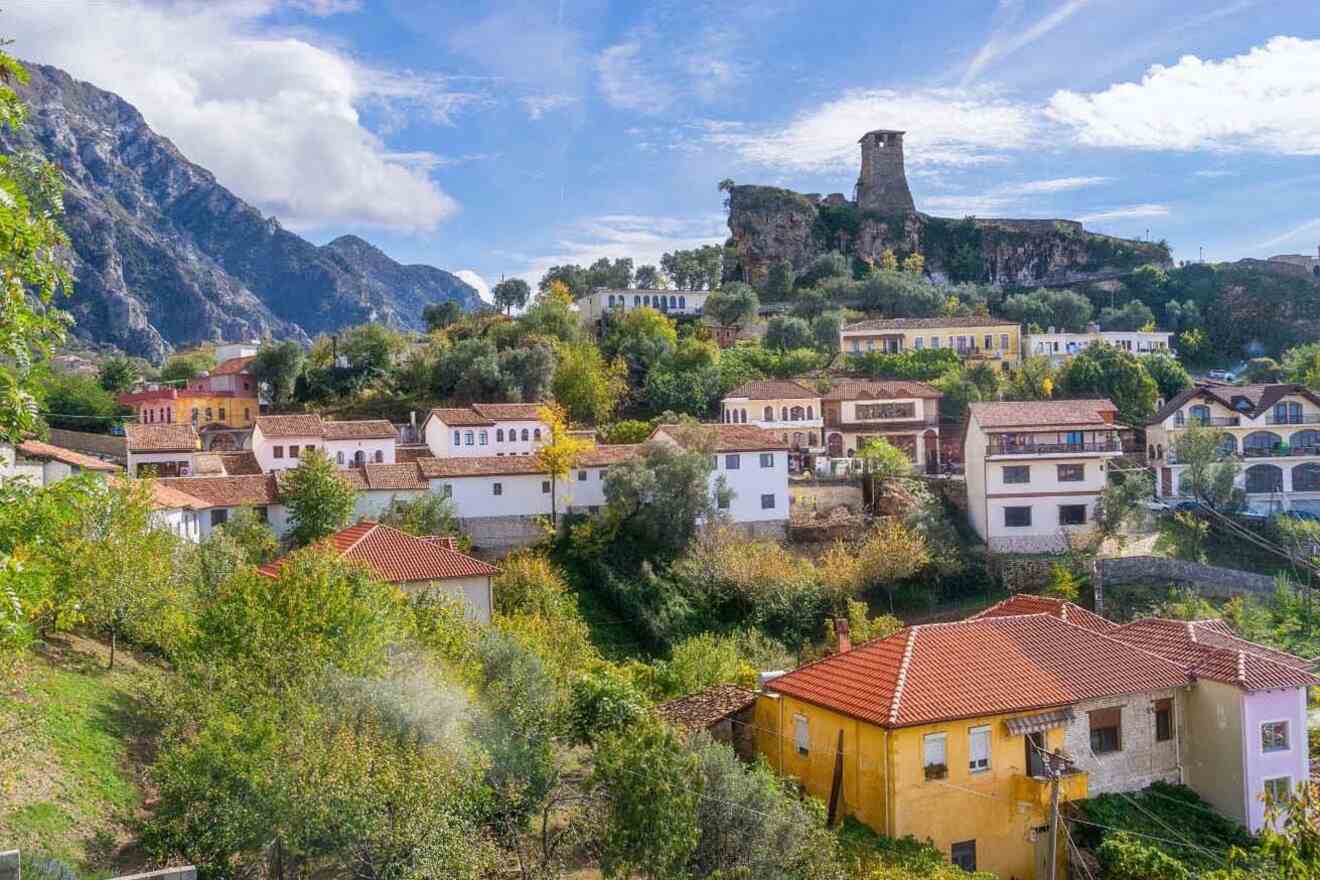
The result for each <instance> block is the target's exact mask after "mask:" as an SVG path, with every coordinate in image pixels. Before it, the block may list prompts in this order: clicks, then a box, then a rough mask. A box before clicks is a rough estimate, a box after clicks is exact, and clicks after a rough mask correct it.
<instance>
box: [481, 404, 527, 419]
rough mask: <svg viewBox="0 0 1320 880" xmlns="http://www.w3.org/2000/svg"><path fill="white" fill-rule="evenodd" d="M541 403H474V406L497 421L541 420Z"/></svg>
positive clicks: (482, 413)
mask: <svg viewBox="0 0 1320 880" xmlns="http://www.w3.org/2000/svg"><path fill="white" fill-rule="evenodd" d="M541 407H542V404H539V403H474V404H472V408H473V409H474V410H476V412H477V414H478V415H481V416H484V417H485V418H488V419H494V420H495V421H519V422H539V421H540V420H541Z"/></svg>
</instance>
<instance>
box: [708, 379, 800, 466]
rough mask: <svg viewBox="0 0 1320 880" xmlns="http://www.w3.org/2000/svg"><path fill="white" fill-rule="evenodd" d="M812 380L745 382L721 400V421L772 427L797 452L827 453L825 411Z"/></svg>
mask: <svg viewBox="0 0 1320 880" xmlns="http://www.w3.org/2000/svg"><path fill="white" fill-rule="evenodd" d="M811 382H812V380H809V379H757V380H755V381H752V382H744V383H743V384H741V385H739V386H738V387H737V388H734V389H733V390H732V391H730V392H729V393H728V394H727V395H726V396H725V397H724V399H723V400H722V401H721V402H720V421H721V422H722V423H724V424H727V425H738V424H748V425H755V426H757V427H758V428H765V429H766V430H767V431H773V432H774V433H776V434H778V435H779V437H780V439H782V440H783V441H784V442H785V443H787V444H788V445H789V449H791V450H792V451H793V452H795V453H807V454H824V452H825V414H824V412H823V411H822V408H821V394H820V391H819V390H818V389H817V388H815V387H814V385H812V384H811Z"/></svg>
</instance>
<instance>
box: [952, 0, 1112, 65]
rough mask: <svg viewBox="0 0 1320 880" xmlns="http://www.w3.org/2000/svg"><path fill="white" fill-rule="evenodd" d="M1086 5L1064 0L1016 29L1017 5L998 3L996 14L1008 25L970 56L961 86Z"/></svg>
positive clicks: (1075, 0) (1079, 0)
mask: <svg viewBox="0 0 1320 880" xmlns="http://www.w3.org/2000/svg"><path fill="white" fill-rule="evenodd" d="M1089 2H1090V0H1067V2H1065V3H1063V4H1062V5H1061V6H1059V7H1058V8H1057V9H1055V10H1054V11H1053V12H1051V13H1050V14H1049V15H1046V16H1045V17H1044V18H1041V19H1040V20H1039V21H1036V22H1033V23H1032V24H1030V25H1028V26H1027V27H1025V28H1019V27H1017V21H1016V19H1017V17H1018V15H1019V14H1020V12H1021V4H1020V3H1013V2H1009V3H1003V2H1001V3H1000V4H999V8H998V12H999V13H1000V14H1001V15H1004V14H1007V15H1008V17H1009V18H1010V20H1011V22H1012V23H1011V24H1009V25H1006V26H1004V27H1000V28H997V29H996V30H995V32H994V33H993V34H991V36H990V39H989V40H987V41H986V42H985V44H984V45H983V46H981V49H980V51H978V52H977V53H976V54H975V55H974V56H972V60H971V62H969V63H968V65H967V69H966V70H965V71H964V72H963V77H962V84H963V85H964V86H966V85H968V84H969V83H971V82H972V81H973V80H975V79H976V77H977V75H978V74H980V73H981V71H983V70H984V69H985V68H986V67H988V66H989V65H991V64H992V63H994V62H995V61H996V60H998V59H999V58H1002V57H1004V56H1005V55H1011V54H1012V53H1014V52H1017V51H1018V50H1019V49H1024V48H1026V47H1027V46H1029V45H1031V44H1032V43H1034V42H1036V41H1037V40H1039V39H1040V38H1041V37H1043V36H1045V35H1046V34H1048V33H1049V32H1050V31H1052V30H1054V29H1055V28H1057V27H1058V26H1059V25H1061V24H1063V23H1064V22H1065V21H1067V20H1068V19H1070V18H1072V17H1073V16H1074V15H1076V14H1077V13H1078V12H1080V11H1081V10H1082V7H1084V6H1086V5H1087V3H1089Z"/></svg>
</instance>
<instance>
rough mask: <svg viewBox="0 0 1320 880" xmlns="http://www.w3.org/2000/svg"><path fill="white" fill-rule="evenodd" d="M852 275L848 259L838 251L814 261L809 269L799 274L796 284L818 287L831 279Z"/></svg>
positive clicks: (809, 265)
mask: <svg viewBox="0 0 1320 880" xmlns="http://www.w3.org/2000/svg"><path fill="white" fill-rule="evenodd" d="M851 275H852V267H851V266H850V265H849V264H848V258H847V257H845V256H844V255H843V254H841V253H839V252H838V251H831V252H830V253H828V254H821V255H820V256H819V257H816V259H814V260H812V261H811V263H810V264H808V266H807V268H805V269H803V270H802V271H801V272H800V273H798V276H797V278H796V280H795V283H796V285H797V286H798V287H816V286H818V285H819V284H821V282H823V281H826V280H828V279H830V278H848V277H850V276H851Z"/></svg>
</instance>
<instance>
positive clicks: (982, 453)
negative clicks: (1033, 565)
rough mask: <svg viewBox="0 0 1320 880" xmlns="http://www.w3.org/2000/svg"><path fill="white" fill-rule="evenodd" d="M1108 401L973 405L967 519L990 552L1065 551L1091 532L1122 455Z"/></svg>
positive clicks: (967, 447)
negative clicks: (1110, 475) (1114, 466)
mask: <svg viewBox="0 0 1320 880" xmlns="http://www.w3.org/2000/svg"><path fill="white" fill-rule="evenodd" d="M1117 413H1118V410H1117V408H1116V407H1115V406H1114V404H1113V403H1111V402H1110V401H1108V400H1043V401H1014V402H1008V401H1001V402H993V403H973V404H970V405H969V406H968V413H967V418H966V421H965V422H964V423H963V437H962V447H963V462H964V471H965V473H966V479H967V503H968V508H967V516H968V519H969V520H970V522H971V525H972V528H973V529H975V531H976V533H977V534H978V535H980V536H981V538H982V540H984V541H985V542H986V546H988V547H989V548H990V549H991V550H992V551H995V552H1000V553H1049V552H1059V551H1063V550H1067V549H1068V548H1069V547H1070V546H1071V544H1070V542H1071V541H1072V540H1073V539H1075V538H1081V537H1084V536H1085V535H1086V534H1087V533H1088V532H1090V531H1091V530H1092V529H1093V528H1094V526H1093V523H1094V521H1095V507H1096V503H1097V502H1098V501H1099V500H1100V493H1101V492H1102V491H1104V487H1105V482H1106V480H1107V479H1108V466H1109V461H1110V460H1111V459H1113V458H1116V457H1117V456H1119V455H1122V453H1123V448H1122V443H1121V441H1120V438H1119V425H1117V424H1116V423H1115V421H1114V419H1115V417H1116V415H1117Z"/></svg>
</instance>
